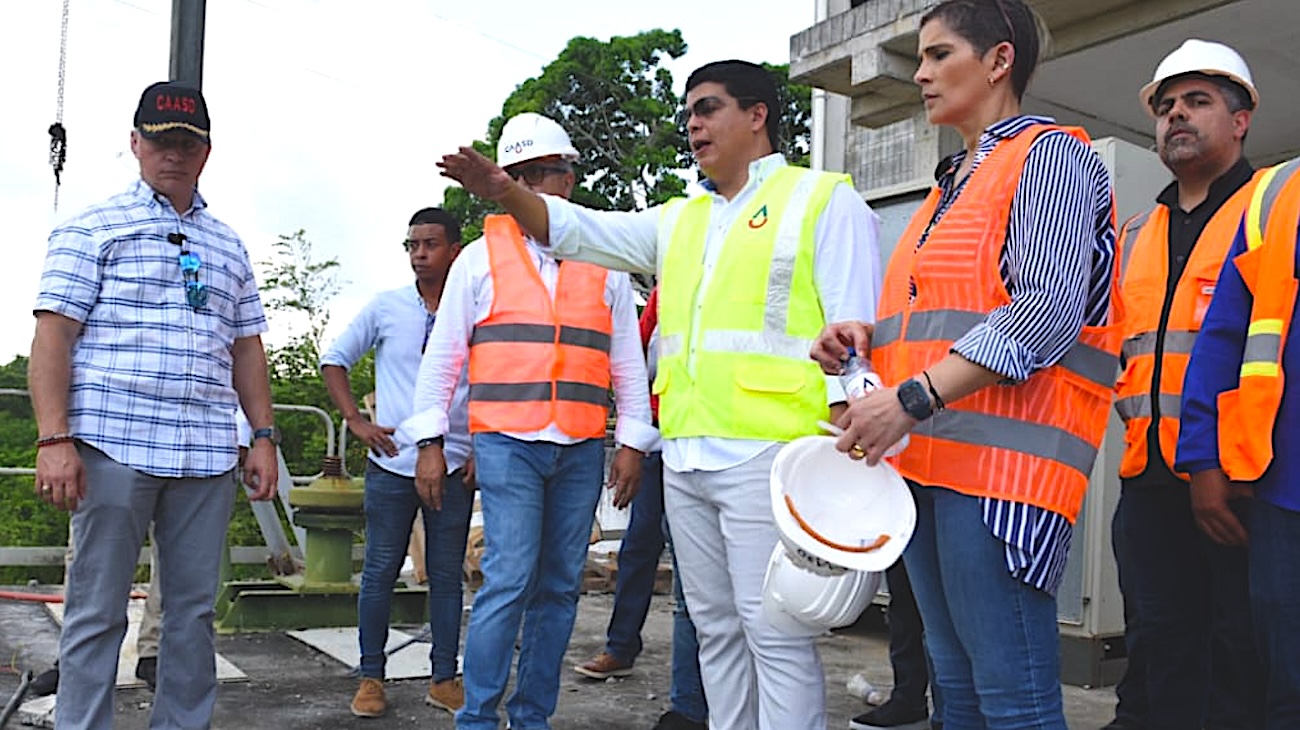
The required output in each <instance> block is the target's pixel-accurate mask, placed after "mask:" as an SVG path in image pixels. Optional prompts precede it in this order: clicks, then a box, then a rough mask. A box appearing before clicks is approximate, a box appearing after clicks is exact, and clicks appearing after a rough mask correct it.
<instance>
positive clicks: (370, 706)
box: [352, 677, 388, 717]
mask: <svg viewBox="0 0 1300 730" xmlns="http://www.w3.org/2000/svg"><path fill="white" fill-rule="evenodd" d="M387 711H388V698H387V697H385V696H384V680H382V679H375V678H374V677H362V678H361V686H360V687H358V688H357V694H356V696H354V697H353V698H352V714H353V715H356V716H357V717H383V716H384V713H385V712H387Z"/></svg>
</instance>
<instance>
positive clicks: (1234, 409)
mask: <svg viewBox="0 0 1300 730" xmlns="http://www.w3.org/2000/svg"><path fill="white" fill-rule="evenodd" d="M1297 170H1300V158H1298V159H1295V160H1292V161H1290V162H1288V163H1285V164H1283V165H1279V166H1277V167H1273V168H1269V169H1268V170H1266V171H1265V172H1264V175H1263V177H1262V178H1261V179H1260V181H1259V184H1258V185H1257V186H1256V188H1255V193H1254V195H1253V196H1251V201H1250V207H1249V208H1247V210H1246V220H1245V222H1244V224H1243V225H1244V227H1245V232H1246V253H1243V254H1241V255H1240V256H1238V257H1236V258H1235V259H1233V265H1234V266H1236V267H1237V271H1239V272H1240V273H1241V278H1242V280H1244V281H1245V282H1246V287H1247V288H1248V289H1249V290H1250V293H1251V295H1252V296H1253V297H1254V300H1255V302H1254V304H1253V305H1252V307H1251V310H1250V327H1249V328H1248V329H1247V331H1246V347H1245V352H1244V356H1243V358H1242V362H1241V375H1240V380H1239V385H1238V387H1237V388H1235V389H1234V390H1228V391H1224V392H1223V393H1220V394H1219V399H1218V406H1219V462H1220V464H1221V465H1222V466H1223V471H1224V472H1226V473H1227V475H1228V477H1229V478H1230V479H1232V480H1233V481H1239V482H1252V481H1255V480H1257V479H1259V478H1260V477H1261V476H1263V475H1264V472H1265V471H1266V470H1267V469H1268V465H1269V464H1270V463H1272V461H1273V427H1274V426H1275V425H1276V423H1277V413H1278V409H1279V408H1280V407H1281V405H1282V389H1283V386H1284V385H1285V375H1284V373H1283V372H1282V348H1283V345H1284V344H1285V343H1286V340H1287V334H1288V332H1289V330H1290V328H1291V316H1292V314H1293V313H1294V312H1295V305H1296V290H1297V285H1298V284H1300V281H1298V278H1300V272H1297V267H1298V265H1297V263H1296V234H1297V227H1298V225H1300V173H1297Z"/></svg>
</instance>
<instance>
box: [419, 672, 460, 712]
mask: <svg viewBox="0 0 1300 730" xmlns="http://www.w3.org/2000/svg"><path fill="white" fill-rule="evenodd" d="M424 703H425V704H426V705H433V706H434V707H437V708H438V709H441V710H446V711H447V712H452V713H454V712H456V710H459V709H460V708H462V707H464V706H465V685H463V684H461V681H460V677H453V678H451V679H444V680H442V681H441V682H430V683H429V694H427V695H425V696H424Z"/></svg>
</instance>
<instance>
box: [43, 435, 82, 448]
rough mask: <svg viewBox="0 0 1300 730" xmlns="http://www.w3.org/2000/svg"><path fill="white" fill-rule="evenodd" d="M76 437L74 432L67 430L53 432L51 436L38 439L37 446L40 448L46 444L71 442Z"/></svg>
mask: <svg viewBox="0 0 1300 730" xmlns="http://www.w3.org/2000/svg"><path fill="white" fill-rule="evenodd" d="M74 438H75V437H74V436H73V435H72V434H70V433H66V432H65V433H52V434H50V435H49V436H42V437H40V438H38V439H36V448H38V449H39V448H41V447H44V446H54V445H55V444H66V443H71V442H72V441H73V440H74Z"/></svg>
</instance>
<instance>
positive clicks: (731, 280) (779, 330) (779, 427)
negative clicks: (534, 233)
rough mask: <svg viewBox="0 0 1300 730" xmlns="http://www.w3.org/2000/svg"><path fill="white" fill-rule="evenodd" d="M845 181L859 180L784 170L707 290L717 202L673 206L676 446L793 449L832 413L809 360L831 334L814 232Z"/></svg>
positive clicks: (662, 421) (666, 253) (668, 235)
mask: <svg viewBox="0 0 1300 730" xmlns="http://www.w3.org/2000/svg"><path fill="white" fill-rule="evenodd" d="M840 182H849V177H848V176H847V175H838V174H831V173H824V172H814V171H812V170H806V169H804V168H800V167H791V166H784V167H781V168H778V169H777V170H775V171H774V172H773V173H772V174H771V175H770V176H769V177H768V178H767V180H765V181H764V182H763V183H762V184H761V185H760V187H759V188H758V190H757V191H756V192H755V194H754V197H753V199H752V200H751V201H750V202H749V203H748V205H747V206H746V207H745V208H744V210H743V211H742V212H741V214H740V215H739V216H738V217H737V218H736V221H735V223H733V224H732V226H731V230H729V231H727V233H726V238H725V239H724V240H723V244H722V251H721V252H720V254H719V256H718V258H717V261H716V263H715V264H714V267H713V272H712V273H711V275H710V281H709V285H708V288H707V289H706V290H705V291H701V290H700V283H701V279H702V278H703V275H704V268H703V261H704V242H705V238H706V237H707V235H708V231H709V213H710V208H711V207H712V202H711V198H710V197H709V196H699V197H695V198H688V199H679V200H674V201H672V202H670V203H668V204H667V205H665V206H664V207H663V209H662V212H661V214H660V219H659V241H660V256H659V262H660V269H659V287H660V291H659V372H658V375H657V377H656V378H655V382H654V388H653V390H654V392H655V393H656V394H657V395H659V397H660V400H659V428H660V431H661V432H662V433H663V435H664V437H665V438H687V437H694V436H716V437H722V438H737V439H757V440H765V441H789V440H792V439H795V438H798V437H800V436H806V435H808V434H814V433H818V427H817V420H818V419H824V418H826V417H827V415H828V413H829V409H828V407H827V404H826V381H825V378H824V376H823V375H822V372H821V369H820V368H819V367H818V366H817V365H816V364H815V363H814V362H813V361H812V360H810V359H809V355H808V353H809V350H810V349H811V347H812V344H813V341H814V340H815V339H816V337H817V335H818V334H819V333H820V332H821V330H822V328H823V327H824V326H825V325H826V317H825V313H824V312H823V311H822V304H821V300H820V298H819V297H818V296H817V287H816V283H815V281H814V275H813V250H814V231H815V229H816V226H817V219H818V218H819V217H820V216H821V213H822V211H823V210H824V209H825V208H826V204H827V202H829V200H830V197H831V190H832V189H833V188H834V187H835V185H836V184H838V183H840ZM844 244H845V245H848V242H847V241H845V242H844ZM696 310H698V321H695V320H696V318H695V314H696ZM693 325H694V326H693Z"/></svg>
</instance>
